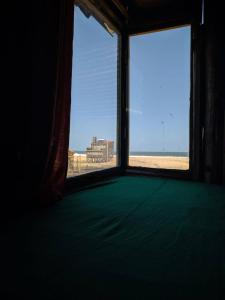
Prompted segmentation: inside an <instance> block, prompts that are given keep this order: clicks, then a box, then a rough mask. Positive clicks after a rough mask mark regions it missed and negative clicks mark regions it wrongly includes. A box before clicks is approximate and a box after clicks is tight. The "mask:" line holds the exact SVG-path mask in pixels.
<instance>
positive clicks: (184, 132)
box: [69, 8, 190, 152]
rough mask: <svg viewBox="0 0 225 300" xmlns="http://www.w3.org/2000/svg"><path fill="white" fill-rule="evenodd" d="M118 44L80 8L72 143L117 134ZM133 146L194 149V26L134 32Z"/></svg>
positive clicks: (82, 145)
mask: <svg viewBox="0 0 225 300" xmlns="http://www.w3.org/2000/svg"><path fill="white" fill-rule="evenodd" d="M117 46H118V36H117V34H116V33H114V35H113V36H111V35H110V34H109V33H108V32H107V31H106V30H105V29H104V28H103V27H102V26H101V25H100V24H99V23H98V22H97V21H96V20H95V19H94V18H93V17H90V18H87V17H86V16H85V15H83V13H82V12H81V11H80V9H79V8H76V10H75V18H74V40H73V69H72V91H71V97H72V103H71V122H70V145H69V147H70V149H73V150H75V151H85V150H86V148H87V147H89V146H90V143H91V139H92V137H93V136H97V138H103V139H107V140H113V141H114V142H115V149H114V150H116V140H117V138H116V136H117V55H118V51H117ZM129 94H130V99H129V100H130V108H129V113H130V124H129V126H130V135H129V139H130V145H129V147H130V151H131V152H132V151H142V152H143V151H156V152H160V151H166V152H188V151H189V101H190V99H189V98H190V27H182V28H178V29H173V30H164V31H161V32H156V33H151V34H144V35H137V36H132V37H130V91H129Z"/></svg>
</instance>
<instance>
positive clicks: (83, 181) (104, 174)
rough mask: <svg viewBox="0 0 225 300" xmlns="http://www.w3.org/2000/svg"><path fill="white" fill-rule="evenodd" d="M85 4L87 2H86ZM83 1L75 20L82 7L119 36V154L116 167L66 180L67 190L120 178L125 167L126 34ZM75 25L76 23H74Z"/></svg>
mask: <svg viewBox="0 0 225 300" xmlns="http://www.w3.org/2000/svg"><path fill="white" fill-rule="evenodd" d="M84 2H85V1H84ZM84 2H83V1H75V3H74V18H75V11H76V9H77V7H79V6H80V5H81V6H82V8H85V9H86V10H87V11H88V12H90V14H91V15H92V17H93V18H95V19H96V21H97V22H100V23H101V22H107V24H108V25H109V26H110V27H111V28H112V29H113V30H114V31H115V32H116V34H117V36H118V48H117V51H118V52H117V55H118V60H117V120H116V123H117V124H116V126H117V132H116V133H117V141H116V147H117V149H116V153H117V165H116V166H115V167H111V168H107V169H102V170H98V171H93V172H89V173H85V174H81V175H78V176H71V177H67V178H66V182H65V186H66V187H65V189H66V190H71V189H73V188H74V187H75V186H79V187H81V186H85V185H87V184H90V183H94V182H98V181H102V180H104V179H105V178H109V177H112V176H118V175H120V174H121V173H122V172H123V170H124V165H123V163H122V162H123V158H122V152H123V150H122V148H123V146H122V145H123V142H122V138H123V134H122V133H121V131H122V130H121V128H122V123H123V121H122V116H123V113H122V111H123V108H122V106H123V103H124V101H123V99H122V96H123V94H124V93H123V92H122V90H123V88H122V87H123V80H124V78H122V77H123V76H121V74H123V65H124V64H123V60H124V58H125V55H124V51H123V50H122V49H123V43H124V34H123V29H121V26H118V22H114V20H111V19H109V18H108V17H107V12H106V13H105V14H104V12H101V11H100V10H99V9H98V8H95V7H92V6H89V5H87V6H86V4H87V2H85V4H84ZM73 24H74V22H73ZM73 26H74V25H73Z"/></svg>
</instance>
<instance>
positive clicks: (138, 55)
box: [129, 26, 190, 170]
mask: <svg viewBox="0 0 225 300" xmlns="http://www.w3.org/2000/svg"><path fill="white" fill-rule="evenodd" d="M189 99H190V26H187V27H182V28H178V29H171V30H164V31H161V32H155V33H150V34H143V35H138V36H133V37H131V38H130V138H129V140H130V145H129V149H130V153H129V165H130V166H137V167H148V168H149V167H150V168H163V169H182V170H187V169H189Z"/></svg>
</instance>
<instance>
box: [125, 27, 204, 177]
mask: <svg viewBox="0 0 225 300" xmlns="http://www.w3.org/2000/svg"><path fill="white" fill-rule="evenodd" d="M184 26H190V31H191V35H190V106H189V107H190V108H189V169H188V170H178V169H163V168H148V167H138V166H137V167H136V166H129V164H128V159H127V165H126V173H127V174H137V175H148V176H157V177H168V178H176V179H193V180H199V179H200V178H201V157H202V155H201V153H202V137H203V134H202V128H203V127H202V120H201V118H200V116H201V114H200V113H201V98H200V84H201V82H200V73H201V70H200V67H201V66H200V55H201V41H200V36H201V35H200V25H199V24H198V23H197V22H190V23H181V24H176V25H175V26H170V25H169V24H164V26H161V27H160V28H159V29H155V28H154V29H153V30H151V27H149V30H147V31H143V32H135V33H134V34H135V35H137V34H145V33H150V32H157V31H161V30H167V29H175V28H180V27H184ZM134 34H133V33H130V34H129V38H130V36H133V35H134ZM128 49H130V47H129V46H128ZM129 65H130V64H129V63H128V66H129ZM126 110H127V111H129V86H128V87H127V108H126ZM128 119H129V116H128ZM126 126H127V128H126V132H127V142H126V143H127V145H129V121H128V122H127V124H126ZM127 152H128V151H127ZM128 155H129V153H128Z"/></svg>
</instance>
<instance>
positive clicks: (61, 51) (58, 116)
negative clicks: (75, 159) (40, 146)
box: [36, 0, 74, 205]
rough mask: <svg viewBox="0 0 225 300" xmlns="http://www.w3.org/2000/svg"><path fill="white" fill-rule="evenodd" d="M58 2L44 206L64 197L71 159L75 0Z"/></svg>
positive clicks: (42, 192)
mask: <svg viewBox="0 0 225 300" xmlns="http://www.w3.org/2000/svg"><path fill="white" fill-rule="evenodd" d="M54 5H57V6H58V8H57V12H58V16H57V18H56V20H57V22H58V24H55V25H56V26H54V28H55V30H57V34H56V38H57V41H56V42H57V55H56V68H55V70H56V72H55V76H56V77H55V91H54V94H53V101H52V107H51V109H50V114H51V116H50V118H49V119H50V120H51V122H50V124H49V125H50V136H49V139H48V148H47V152H46V158H45V161H44V168H43V174H42V176H41V180H40V186H39V188H38V190H37V193H36V200H37V201H38V203H39V204H41V205H48V204H50V203H53V202H55V201H57V200H59V199H61V198H62V192H63V187H64V183H65V179H66V173H67V161H68V144H69V126H70V104H71V76H72V49H73V13H74V1H72V0H58V1H55V2H54Z"/></svg>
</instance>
